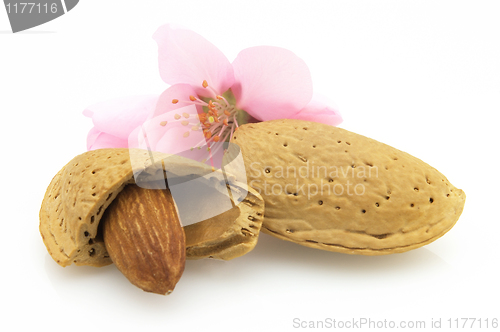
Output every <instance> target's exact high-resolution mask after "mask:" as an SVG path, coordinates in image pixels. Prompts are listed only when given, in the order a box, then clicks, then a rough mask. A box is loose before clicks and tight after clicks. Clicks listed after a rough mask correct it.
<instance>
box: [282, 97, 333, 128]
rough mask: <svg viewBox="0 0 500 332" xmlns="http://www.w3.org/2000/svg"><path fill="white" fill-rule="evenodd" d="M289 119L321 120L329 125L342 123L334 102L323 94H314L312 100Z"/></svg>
mask: <svg viewBox="0 0 500 332" xmlns="http://www.w3.org/2000/svg"><path fill="white" fill-rule="evenodd" d="M288 118H289V119H298V120H306V121H313V122H321V123H324V124H328V125H331V126H337V125H339V124H340V123H342V116H341V115H340V112H339V111H338V108H337V107H336V106H335V104H334V103H333V102H332V101H330V100H329V99H328V98H326V97H325V96H322V95H319V94H314V96H313V98H312V100H311V101H310V102H309V104H307V105H306V107H304V108H303V109H302V110H300V112H299V113H297V114H295V115H293V116H291V117H288Z"/></svg>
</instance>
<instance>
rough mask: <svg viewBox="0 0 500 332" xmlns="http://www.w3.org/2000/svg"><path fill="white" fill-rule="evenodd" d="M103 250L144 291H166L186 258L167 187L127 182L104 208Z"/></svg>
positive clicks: (174, 281)
mask: <svg viewBox="0 0 500 332" xmlns="http://www.w3.org/2000/svg"><path fill="white" fill-rule="evenodd" d="M101 224H102V227H103V236H104V244H105V246H106V250H107V252H108V254H109V256H110V258H111V260H112V261H113V263H115V265H116V266H117V267H118V269H119V270H120V271H121V272H122V273H123V274H124V275H125V276H126V277H127V279H128V280H129V281H130V282H131V283H132V284H134V285H136V286H137V287H139V288H141V289H143V290H144V291H147V292H153V293H157V294H170V293H171V292H172V291H173V289H174V287H175V285H176V284H177V282H178V281H179V279H180V277H181V275H182V272H183V271H184V265H185V261H186V244H185V236H184V231H183V229H182V226H181V224H180V221H179V217H178V214H177V209H176V206H175V202H174V200H173V198H172V195H171V194H170V191H168V189H167V190H165V189H163V190H154V189H143V188H140V187H138V186H137V185H133V184H131V185H128V186H126V187H125V188H124V189H123V191H122V192H121V193H120V194H119V195H118V196H117V197H116V199H115V200H114V201H113V203H111V205H110V206H109V207H108V208H107V209H106V212H105V213H104V215H103V217H102V220H101Z"/></svg>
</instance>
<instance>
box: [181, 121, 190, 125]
mask: <svg viewBox="0 0 500 332" xmlns="http://www.w3.org/2000/svg"><path fill="white" fill-rule="evenodd" d="M181 123H182V125H183V126H187V125H188V124H189V121H188V120H184V121H182V122H181Z"/></svg>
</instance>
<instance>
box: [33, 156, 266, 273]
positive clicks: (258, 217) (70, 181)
mask: <svg viewBox="0 0 500 332" xmlns="http://www.w3.org/2000/svg"><path fill="white" fill-rule="evenodd" d="M132 151H133V152H134V158H136V159H135V160H138V159H137V158H139V159H140V158H142V159H141V160H142V163H143V165H144V166H146V167H148V166H151V165H152V162H151V159H150V156H151V154H150V153H148V151H143V150H132ZM152 156H153V157H154V160H155V165H156V163H158V161H159V162H160V163H161V160H162V159H163V158H165V157H166V155H164V154H160V153H153V154H152ZM168 157H169V159H168V160H169V161H171V162H173V163H174V164H175V165H174V166H175V167H174V168H172V167H170V169H169V171H171V172H172V173H174V174H176V175H178V176H186V175H189V174H194V173H193V172H197V171H199V169H200V167H203V166H201V165H202V164H199V163H196V162H193V161H190V160H187V159H185V158H182V157H178V158H176V157H172V156H168ZM134 165H137V163H134ZM134 167H136V166H134ZM159 167H161V164H160V165H159ZM133 171H134V170H133V168H132V165H131V163H130V155H129V150H128V149H100V150H95V151H89V152H86V153H83V154H81V155H79V156H77V157H75V158H74V159H73V160H71V161H70V162H69V163H68V164H67V165H66V166H64V167H63V168H62V169H61V170H60V171H59V172H58V173H57V174H56V175H55V177H54V178H53V179H52V181H51V183H50V184H49V186H48V188H47V191H46V193H45V196H44V199H43V201H42V206H41V209H40V214H39V216H40V233H41V235H42V238H43V241H44V243H45V246H46V247H47V250H48V252H49V253H50V255H51V256H52V258H53V259H54V260H55V261H56V262H57V263H58V264H59V265H61V266H67V265H70V264H72V263H75V264H76V265H92V266H104V265H108V264H111V259H110V258H109V255H108V253H107V251H106V248H105V246H104V243H103V239H102V234H100V231H99V221H100V219H101V217H102V215H103V213H104V211H105V210H106V208H107V207H108V206H109V204H111V202H112V201H113V200H114V199H115V198H116V196H117V195H118V194H119V193H120V191H121V190H122V189H123V188H124V187H125V186H126V185H127V184H131V183H134V176H133ZM235 185H236V186H239V187H240V188H244V187H245V185H244V184H235ZM247 201H255V202H257V204H255V205H254V207H255V208H251V209H250V210H249V209H248V208H247V207H248V204H246V203H245V201H243V202H242V203H240V204H239V205H238V209H240V210H241V213H240V214H239V216H240V217H239V218H238V220H236V221H233V222H232V223H231V222H227V223H226V225H227V227H228V229H227V231H226V232H220V233H218V234H215V235H214V234H213V233H207V232H206V230H205V229H204V226H203V225H204V224H203V223H204V222H200V223H199V224H200V225H199V226H197V225H198V224H195V225H190V229H191V230H190V231H189V232H187V234H186V235H187V236H186V243H187V244H188V243H191V244H193V243H194V244H195V245H196V246H197V248H198V249H199V250H198V251H197V250H194V251H190V250H189V247H188V250H187V255H186V256H187V257H186V258H188V259H189V258H191V259H196V258H203V257H208V256H213V257H214V258H221V259H231V258H234V257H238V256H240V255H241V254H244V253H246V252H248V251H250V250H251V249H252V248H253V246H254V245H255V243H256V241H257V235H258V233H259V230H260V226H261V223H262V215H263V205H264V204H263V200H262V197H261V196H260V195H259V194H258V193H256V192H255V191H253V190H251V189H250V191H249V194H248V198H247ZM250 219H253V220H250ZM245 226H246V227H245ZM198 227H199V232H201V233H202V234H204V235H205V234H206V235H207V237H206V238H205V237H204V235H200V234H199V233H198ZM245 229H251V233H252V234H254V235H253V236H251V239H252V240H251V241H249V240H248V239H249V238H247V237H244V238H241V237H240V238H239V239H240V240H241V242H242V243H243V242H244V243H245V244H244V245H239V244H240V242H234V243H233V244H232V245H230V246H227V245H226V244H224V245H223V246H222V247H224V249H223V250H222V251H221V250H220V248H219V247H218V246H217V245H216V244H217V243H218V241H220V242H221V243H226V242H227V240H228V238H231V236H230V235H231V234H237V233H238V232H239V233H241V234H243V233H245V232H246V231H245ZM218 236H220V238H219V237H218ZM192 237H193V238H196V239H195V240H192ZM205 244H206V245H207V246H208V247H210V248H211V249H206V250H204V251H203V250H201V249H200V248H202V247H203V246H205ZM231 248H234V252H232V249H231ZM242 248H245V249H244V250H242ZM222 252H223V253H222ZM198 253H200V256H198Z"/></svg>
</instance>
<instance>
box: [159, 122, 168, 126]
mask: <svg viewBox="0 0 500 332" xmlns="http://www.w3.org/2000/svg"><path fill="white" fill-rule="evenodd" d="M167 123H168V122H167V121H162V122H160V126H163V127H165V126H166V125H167Z"/></svg>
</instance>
